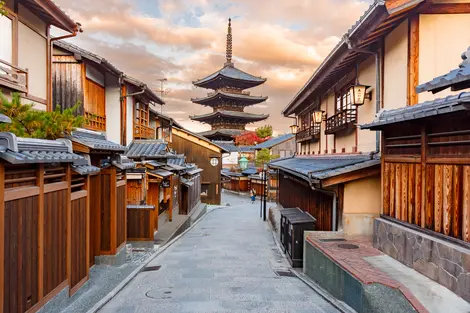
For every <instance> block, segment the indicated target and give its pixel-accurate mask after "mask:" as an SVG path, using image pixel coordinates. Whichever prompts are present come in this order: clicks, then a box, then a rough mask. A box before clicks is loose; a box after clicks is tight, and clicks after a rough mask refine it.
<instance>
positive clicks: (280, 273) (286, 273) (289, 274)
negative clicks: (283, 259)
mask: <svg viewBox="0 0 470 313" xmlns="http://www.w3.org/2000/svg"><path fill="white" fill-rule="evenodd" d="M274 273H276V275H277V276H281V277H296V276H295V274H294V273H292V272H291V271H289V270H286V271H274Z"/></svg>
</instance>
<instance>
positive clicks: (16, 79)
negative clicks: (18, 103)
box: [0, 59, 29, 93]
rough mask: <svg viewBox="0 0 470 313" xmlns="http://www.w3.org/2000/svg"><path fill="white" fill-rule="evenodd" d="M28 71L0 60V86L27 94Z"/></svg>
mask: <svg viewBox="0 0 470 313" xmlns="http://www.w3.org/2000/svg"><path fill="white" fill-rule="evenodd" d="M28 78H29V77H28V69H23V68H20V67H18V66H15V65H13V64H11V63H10V62H7V61H5V60H2V59H0V86H6V87H8V88H10V89H14V90H17V91H20V92H24V93H28Z"/></svg>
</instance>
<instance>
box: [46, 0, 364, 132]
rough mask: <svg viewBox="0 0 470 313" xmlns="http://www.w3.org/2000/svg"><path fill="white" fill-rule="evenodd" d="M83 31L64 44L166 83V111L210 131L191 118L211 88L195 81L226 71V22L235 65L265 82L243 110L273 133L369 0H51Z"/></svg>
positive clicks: (284, 124)
mask: <svg viewBox="0 0 470 313" xmlns="http://www.w3.org/2000/svg"><path fill="white" fill-rule="evenodd" d="M55 2H56V3H57V4H58V5H59V6H60V7H61V8H62V9H63V10H64V11H65V12H66V13H67V14H68V15H69V16H71V17H72V18H73V19H74V20H75V21H77V22H79V23H81V24H82V28H83V31H84V32H83V33H81V34H79V35H78V36H77V37H75V38H72V39H69V40H68V41H69V42H71V43H73V44H76V45H78V46H80V47H82V48H84V49H86V50H89V51H91V52H94V53H96V54H98V55H100V56H102V57H104V58H105V59H107V60H109V61H110V62H111V63H113V64H114V65H115V66H116V67H118V68H119V69H120V70H121V71H123V72H124V73H126V74H128V75H130V76H133V77H135V78H137V79H139V80H142V81H143V82H145V83H146V84H147V85H149V86H150V87H151V88H152V89H153V90H158V89H160V82H159V81H158V79H161V78H166V79H167V81H166V82H165V83H164V89H165V95H164V101H165V102H166V105H165V106H164V108H163V112H164V113H165V114H167V115H169V116H171V117H173V118H174V119H175V120H176V121H178V122H179V123H181V124H182V125H183V126H184V127H186V128H188V129H189V130H192V131H195V132H199V131H204V130H208V129H210V126H209V125H207V124H201V123H199V122H194V121H191V120H190V119H189V115H194V114H203V113H208V112H211V109H210V108H209V107H204V106H201V105H198V104H194V103H192V102H191V100H190V99H191V98H195V97H202V96H205V95H206V94H207V92H208V90H205V89H202V88H197V87H195V86H193V85H192V81H194V80H197V79H200V78H203V77H205V76H207V75H209V74H211V73H213V72H215V71H217V70H218V69H220V68H222V67H223V64H224V62H225V40H226V34H227V23H228V18H229V17H230V18H232V34H233V62H234V63H235V66H236V67H237V68H239V69H241V70H243V71H246V72H248V73H250V74H253V75H255V76H261V77H265V78H267V81H266V83H265V84H263V85H261V86H259V87H256V88H253V89H252V90H251V94H252V95H263V96H268V97H269V99H268V101H267V102H265V103H262V104H258V105H255V106H252V107H248V108H247V109H245V111H246V112H251V113H264V114H266V113H269V115H270V117H269V119H268V120H266V121H262V122H258V123H254V124H249V125H248V126H247V129H250V130H254V129H255V128H256V127H258V126H262V125H265V124H270V125H272V126H273V128H274V131H275V132H276V133H285V132H288V131H289V125H291V124H292V122H293V120H292V119H288V118H285V117H283V116H282V115H281V111H282V109H283V108H284V107H285V106H286V105H287V104H288V103H289V102H290V100H291V99H292V98H293V97H294V95H295V94H296V93H297V92H298V91H299V90H300V89H301V88H302V87H303V85H304V84H305V83H306V81H307V80H308V78H309V77H310V76H311V75H312V74H313V72H314V71H315V69H316V68H317V67H318V65H320V63H321V62H322V60H323V59H324V58H325V57H326V56H327V55H328V53H329V52H330V51H331V50H332V49H333V48H334V46H335V45H336V44H337V43H338V42H339V40H340V38H341V36H342V35H343V34H344V33H345V32H346V31H347V29H348V28H349V27H351V26H352V25H353V24H354V23H355V21H356V20H358V19H359V17H360V16H361V15H362V14H363V12H364V11H365V10H366V9H367V7H368V5H369V3H368V2H370V1H367V0H274V1H272V0H271V1H268V0H236V1H228V0H81V1H70V0H55Z"/></svg>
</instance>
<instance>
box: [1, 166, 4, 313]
mask: <svg viewBox="0 0 470 313" xmlns="http://www.w3.org/2000/svg"><path fill="white" fill-rule="evenodd" d="M4 229H5V166H4V164H3V163H2V162H0V230H1V231H0V313H3V303H4V291H3V288H4V287H3V286H4V284H5V275H4V270H5V231H4Z"/></svg>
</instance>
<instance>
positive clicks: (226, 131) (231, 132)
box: [198, 129, 244, 140]
mask: <svg viewBox="0 0 470 313" xmlns="http://www.w3.org/2000/svg"><path fill="white" fill-rule="evenodd" d="M242 132H244V130H240V129H212V130H208V131H205V132H201V133H198V135H200V136H205V137H212V136H215V135H222V136H227V137H234V136H238V135H240V134H241V133H242ZM206 140H207V139H206Z"/></svg>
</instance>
